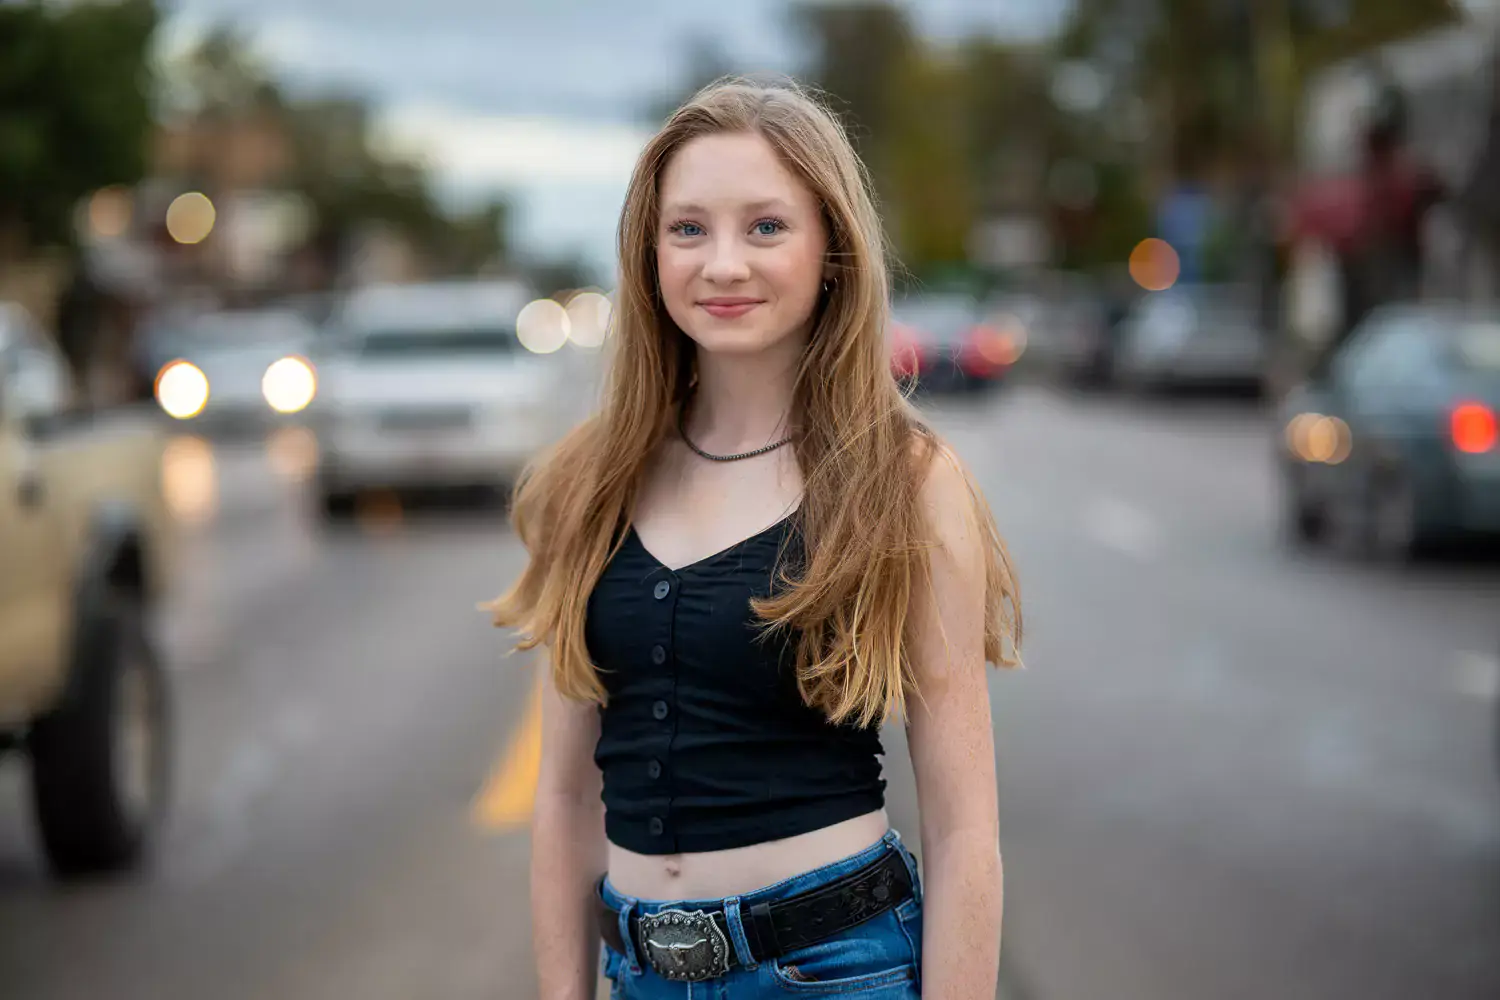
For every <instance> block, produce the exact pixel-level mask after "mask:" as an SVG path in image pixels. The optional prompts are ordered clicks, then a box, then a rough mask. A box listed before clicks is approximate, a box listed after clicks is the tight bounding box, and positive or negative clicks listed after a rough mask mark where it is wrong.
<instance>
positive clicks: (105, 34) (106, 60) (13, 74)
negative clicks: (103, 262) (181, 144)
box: [0, 0, 158, 246]
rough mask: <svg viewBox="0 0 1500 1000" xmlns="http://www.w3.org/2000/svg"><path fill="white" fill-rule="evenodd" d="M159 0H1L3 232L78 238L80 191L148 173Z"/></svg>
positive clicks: (41, 240)
mask: <svg viewBox="0 0 1500 1000" xmlns="http://www.w3.org/2000/svg"><path fill="white" fill-rule="evenodd" d="M157 24H158V13H157V10H156V6H155V4H154V3H153V2H152V0H117V2H111V3H86V4H66V5H63V4H57V3H45V2H35V0H33V2H23V3H7V4H0V230H4V229H7V228H8V229H9V230H10V231H11V232H12V233H13V234H18V235H19V237H20V242H21V244H22V245H23V246H26V245H30V246H46V245H57V244H68V243H70V242H71V239H72V235H73V233H72V218H73V211H74V207H75V205H76V204H77V203H78V201H79V199H80V198H82V197H84V196H85V195H87V194H88V193H90V192H91V191H93V190H95V189H97V188H100V187H103V186H106V185H109V184H130V183H134V182H135V181H137V180H139V179H140V177H141V175H142V173H143V171H144V170H145V166H146V149H147V143H148V140H149V137H150V134H151V93H152V90H153V86H152V76H151V71H150V63H149V53H150V48H151V44H152V40H153V38H154V35H155V32H156V28H157Z"/></svg>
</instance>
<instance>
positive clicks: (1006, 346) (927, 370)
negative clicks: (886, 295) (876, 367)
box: [891, 295, 1025, 393]
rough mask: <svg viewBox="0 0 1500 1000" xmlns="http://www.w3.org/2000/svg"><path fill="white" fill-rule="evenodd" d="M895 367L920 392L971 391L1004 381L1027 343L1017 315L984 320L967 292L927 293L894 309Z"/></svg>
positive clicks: (898, 375) (892, 356) (892, 338)
mask: <svg viewBox="0 0 1500 1000" xmlns="http://www.w3.org/2000/svg"><path fill="white" fill-rule="evenodd" d="M892 312H893V315H894V319H895V322H894V325H893V329H892V331H891V371H892V372H893V373H894V374H895V376H896V378H897V379H899V380H900V381H901V382H902V383H903V384H915V386H916V388H917V389H918V390H919V391H922V392H939V393H946V392H970V391H975V390H982V389H985V388H988V387H991V386H994V385H996V384H998V383H1000V382H1001V381H1003V380H1004V378H1005V376H1006V374H1007V373H1008V372H1009V371H1010V368H1011V365H1013V364H1014V363H1015V360H1016V358H1017V357H1019V356H1020V352H1021V350H1022V349H1023V347H1024V344H1025V334H1024V332H1023V331H1020V330H1017V329H1015V328H1014V327H1015V324H1016V323H1018V322H1019V320H1015V319H991V320H988V321H987V320H986V318H985V316H984V313H983V312H981V309H980V307H979V305H978V303H977V302H975V300H974V299H973V298H971V297H969V296H967V295H924V296H920V297H911V298H907V299H904V300H901V301H898V302H897V303H896V304H895V306H894V308H893V310H892Z"/></svg>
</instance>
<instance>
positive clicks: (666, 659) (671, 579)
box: [646, 572, 682, 841]
mask: <svg viewBox="0 0 1500 1000" xmlns="http://www.w3.org/2000/svg"><path fill="white" fill-rule="evenodd" d="M681 583H682V582H681V580H679V579H677V578H676V577H675V576H674V575H672V574H671V573H670V572H668V573H666V574H665V575H664V576H663V577H662V578H661V579H658V580H656V581H655V582H653V583H652V584H651V597H652V599H653V602H654V603H655V604H656V605H657V606H658V608H659V609H660V616H659V618H658V621H659V623H660V625H659V628H658V631H657V638H658V641H657V642H656V643H654V644H653V645H652V646H651V649H650V651H649V653H648V655H649V656H650V658H651V663H652V665H653V666H655V667H666V666H667V665H668V663H670V664H671V669H670V674H669V675H667V676H665V677H663V678H662V679H663V681H664V682H666V683H664V684H663V687H664V688H666V687H669V690H670V693H668V694H666V695H665V696H664V697H662V698H659V699H657V700H656V701H655V702H653V703H652V705H651V717H652V718H653V719H655V720H656V721H657V722H659V723H661V725H662V729H663V733H662V735H663V741H662V750H661V752H660V753H659V754H658V755H656V756H654V757H652V758H650V759H649V760H648V761H647V762H646V774H647V776H648V778H649V779H650V781H651V782H652V783H653V784H654V785H656V786H657V788H658V789H659V791H658V796H659V797H657V798H656V801H657V802H658V803H659V808H657V809H655V810H653V815H651V816H650V817H649V818H648V819H647V820H646V831H647V833H648V834H649V835H650V836H651V837H653V838H657V839H664V840H666V841H670V840H671V839H672V833H671V830H670V820H671V815H672V788H671V760H672V744H673V742H674V741H675V739H676V737H677V710H676V703H677V664H676V660H675V657H674V656H673V654H672V640H673V638H674V636H675V635H676V631H677V630H676V619H677V598H678V595H679V592H680V589H681Z"/></svg>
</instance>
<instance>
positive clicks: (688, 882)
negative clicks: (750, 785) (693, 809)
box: [609, 809, 890, 901]
mask: <svg viewBox="0 0 1500 1000" xmlns="http://www.w3.org/2000/svg"><path fill="white" fill-rule="evenodd" d="M889 829H890V821H889V819H888V818H887V816H886V813H885V810H883V809H879V810H876V811H875V812H870V813H866V814H865V815H863V816H856V817H854V818H853V819H848V820H844V821H843V822H841V823H835V824H833V825H832V826H825V827H823V828H822V829H821V830H813V831H812V832H811V833H802V834H798V835H797V836H795V837H787V838H784V839H782V840H771V841H766V842H764V843H760V844H752V845H750V846H749V847H735V848H731V849H730V850H725V851H702V852H696V853H692V854H636V853H635V852H633V851H627V850H625V849H624V848H622V847H618V846H616V845H614V844H610V845H609V881H610V885H611V886H613V887H614V889H615V891H616V892H619V893H621V894H622V895H625V896H630V897H633V898H635V899H639V900H647V901H675V900H699V899H723V898H725V897H727V896H742V895H745V894H747V893H750V892H754V891H755V890H757V889H763V888H765V887H767V886H771V885H775V884H776V883H777V882H783V881H785V880H787V879H789V878H792V877H793V876H796V875H800V874H802V873H803V872H807V871H810V870H812V869H814V868H821V867H823V866H824V865H829V864H833V863H834V862H836V861H841V860H843V859H844V858H847V857H849V856H850V855H851V854H858V853H859V852H860V851H862V850H864V849H865V848H867V847H869V846H870V845H872V844H874V843H875V842H876V841H878V840H879V839H880V838H881V837H883V836H885V834H886V831H887V830H889Z"/></svg>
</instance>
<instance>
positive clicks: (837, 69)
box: [788, 0, 921, 178]
mask: <svg viewBox="0 0 1500 1000" xmlns="http://www.w3.org/2000/svg"><path fill="white" fill-rule="evenodd" d="M788 16H789V19H790V23H791V30H792V32H793V34H794V35H795V36H796V37H798V38H801V39H804V40H805V41H806V43H807V45H808V50H809V62H808V65H807V66H806V67H804V69H803V77H804V79H806V80H807V81H808V82H810V83H812V84H813V85H814V86H816V87H818V88H819V89H821V90H822V91H823V92H824V93H825V94H826V95H827V96H828V97H829V98H831V100H830V103H831V104H832V105H833V107H834V110H836V111H838V112H839V113H840V115H841V116H842V117H843V119H844V122H845V125H846V127H847V128H848V129H849V133H850V138H851V139H852V140H853V142H854V146H855V148H856V149H857V150H859V152H860V154H861V156H863V158H864V160H865V162H866V163H867V164H869V165H870V167H871V169H872V170H873V171H874V172H875V175H876V177H877V178H879V177H881V176H883V175H884V173H885V170H884V167H885V163H884V157H885V156H886V155H887V153H888V152H889V151H890V150H891V149H892V148H893V147H895V146H896V145H898V144H899V143H900V142H901V137H900V136H899V135H897V134H896V129H895V127H894V118H895V115H896V105H897V102H898V101H899V100H900V98H901V94H900V82H901V81H903V80H909V79H910V77H911V74H912V71H911V70H910V69H909V66H910V64H911V63H912V61H913V60H914V59H915V58H916V57H917V56H918V55H919V53H920V51H921V44H920V39H919V38H918V37H917V34H916V32H915V31H914V30H913V28H912V25H911V22H910V20H909V19H908V17H907V15H906V12H905V11H904V10H903V9H902V8H901V7H900V6H898V5H896V4H894V3H889V2H881V0H852V2H848V3H839V4H825V3H809V2H799V3H796V4H794V5H793V6H792V7H791V8H790V11H789V15H788ZM918 75H920V74H918Z"/></svg>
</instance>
